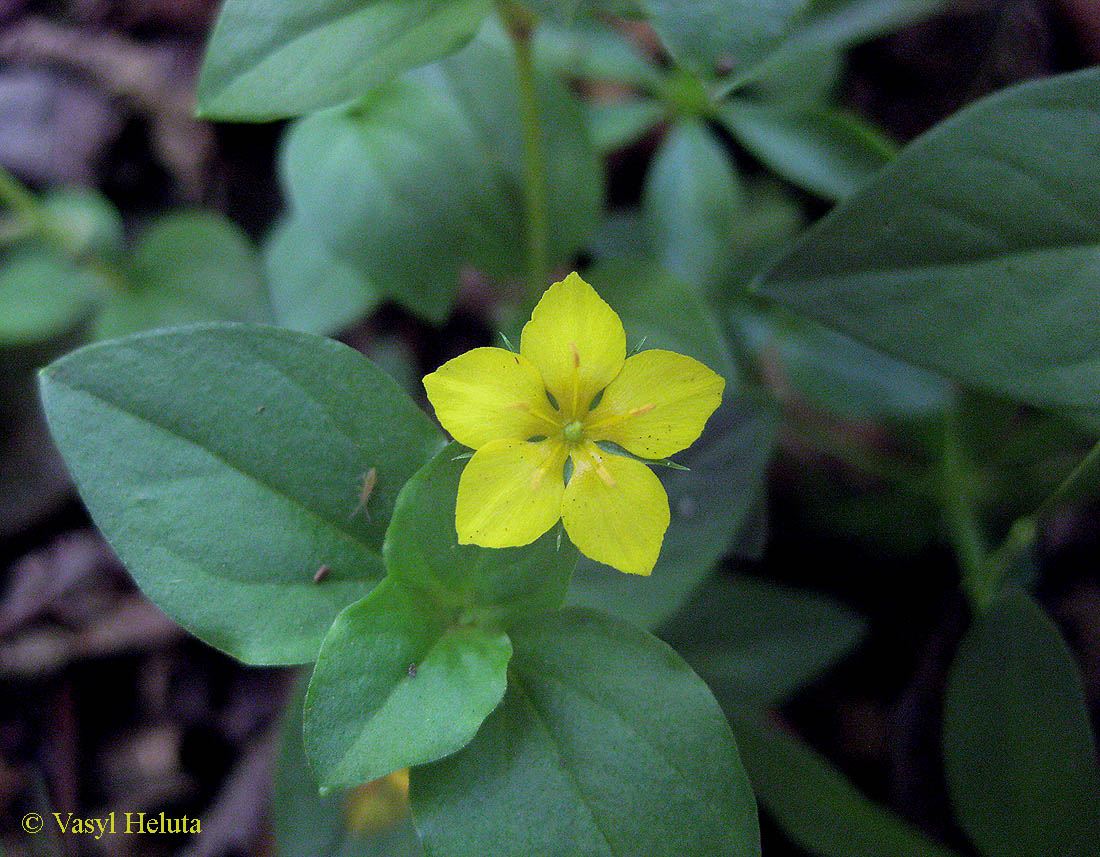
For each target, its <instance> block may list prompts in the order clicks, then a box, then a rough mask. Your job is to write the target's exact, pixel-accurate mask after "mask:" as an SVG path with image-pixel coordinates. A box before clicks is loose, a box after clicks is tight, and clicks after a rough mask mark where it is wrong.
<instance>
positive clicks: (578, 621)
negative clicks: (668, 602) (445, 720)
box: [411, 610, 760, 857]
mask: <svg viewBox="0 0 1100 857" xmlns="http://www.w3.org/2000/svg"><path fill="white" fill-rule="evenodd" d="M513 644H514V646H515V654H514V655H513V659H512V665H511V668H510V670H509V672H510V675H509V688H508V693H507V694H506V696H505V699H504V704H503V705H502V706H501V707H500V708H498V709H497V710H496V711H494V712H493V713H492V714H491V715H489V718H488V719H487V720H486V721H485V723H484V724H483V725H482V728H481V731H480V732H479V733H478V735H477V737H476V738H474V740H473V742H472V743H471V744H470V745H469V746H468V747H466V749H464V750H463V751H462V752H460V753H458V754H457V755H455V756H453V757H452V758H450V759H447V760H445V761H443V762H442V763H439V764H436V765H431V766H427V767H423V768H414V769H413V780H412V791H411V797H412V802H413V816H414V818H415V820H416V827H417V830H418V832H419V833H420V835H421V837H422V839H423V841H424V843H425V846H426V848H427V850H428V852H429V853H430V854H432V855H433V857H468V855H472V854H493V855H497V857H536V855H539V857H551V855H559V854H563V853H568V854H570V855H585V857H597V856H598V857H640V855H645V857H673V855H675V857H703V855H706V857H714V855H730V857H733V855H758V854H759V853H760V843H759V832H758V829H757V821H756V806H755V802H754V800H753V796H752V792H751V790H750V789H749V785H748V782H747V780H746V778H745V774H744V771H743V770H742V768H741V763H740V760H739V759H738V755H737V747H736V745H735V744H734V740H733V736H732V735H731V734H730V729H729V726H728V725H727V724H726V722H725V718H724V717H723V716H722V712H721V710H720V709H719V708H718V705H717V704H716V703H715V701H714V698H713V697H712V696H711V695H710V692H709V691H708V690H707V688H706V685H704V684H703V682H702V681H700V680H699V678H698V677H697V676H696V675H695V674H694V673H692V672H691V670H690V669H688V667H687V665H686V664H684V663H683V661H681V660H680V659H679V658H678V657H676V654H675V653H674V652H673V651H672V650H671V649H669V648H668V647H667V646H665V645H664V644H663V643H661V642H659V641H658V640H656V639H655V638H653V637H651V636H650V635H648V634H646V633H645V632H643V631H640V630H638V629H637V628H635V627H633V626H630V625H627V624H623V623H620V622H617V621H614V620H611V619H609V618H607V617H605V616H601V615H600V614H598V613H593V612H589V611H584V610H568V611H563V612H560V613H556V614H550V615H548V616H546V617H543V618H542V619H539V620H536V622H535V623H533V624H532V625H531V626H529V627H528V628H524V629H522V630H517V631H515V632H514V633H513ZM533 809H537V811H538V814H539V819H538V823H536V824H533V823H532V820H531V812H532V810H533ZM563 849H564V850H563Z"/></svg>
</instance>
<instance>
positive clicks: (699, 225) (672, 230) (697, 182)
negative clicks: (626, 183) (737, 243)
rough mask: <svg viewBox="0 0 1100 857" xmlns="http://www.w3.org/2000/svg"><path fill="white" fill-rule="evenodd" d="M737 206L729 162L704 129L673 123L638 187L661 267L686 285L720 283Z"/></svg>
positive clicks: (737, 184)
mask: <svg viewBox="0 0 1100 857" xmlns="http://www.w3.org/2000/svg"><path fill="white" fill-rule="evenodd" d="M741 203H742V190H741V185H740V180H739V179H738V177H737V174H736V173H735V172H734V169H733V164H732V163H731V162H730V159H729V156H728V155H727V154H726V151H725V149H724V148H723V146H722V144H721V143H720V142H719V141H718V140H717V139H715V137H714V135H713V134H712V133H711V132H710V130H709V129H708V128H707V127H706V125H704V124H703V123H701V122H698V121H696V120H681V121H679V122H677V123H676V124H674V125H673V126H672V127H671V128H670V129H669V132H668V136H666V137H665V139H664V142H663V143H662V144H661V147H660V148H659V149H658V150H657V154H656V155H654V157H653V162H652V163H651V164H650V166H649V172H648V173H647V174H646V178H645V184H644V186H643V188H642V211H643V212H644V214H645V218H646V223H647V225H648V227H649V232H650V234H651V236H652V238H653V243H654V246H655V248H656V251H657V257H658V259H659V260H660V261H661V263H662V264H663V265H664V267H665V268H666V269H667V270H668V271H669V272H670V273H672V274H675V275H676V276H678V277H680V278H681V279H684V280H686V281H688V282H690V283H695V284H700V285H703V286H709V285H710V284H711V283H713V282H714V281H716V280H719V279H720V278H721V276H722V274H723V273H724V271H725V269H726V267H727V266H728V265H729V258H730V251H729V249H728V245H730V244H731V243H732V241H733V235H734V233H735V231H736V228H737V222H738V214H739V209H740V208H741Z"/></svg>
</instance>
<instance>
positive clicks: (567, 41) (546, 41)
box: [534, 21, 665, 92]
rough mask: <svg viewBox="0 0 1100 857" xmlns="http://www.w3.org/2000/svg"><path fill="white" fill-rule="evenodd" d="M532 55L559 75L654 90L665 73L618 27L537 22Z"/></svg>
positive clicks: (659, 84)
mask: <svg viewBox="0 0 1100 857" xmlns="http://www.w3.org/2000/svg"><path fill="white" fill-rule="evenodd" d="M534 40H535V56H536V57H537V58H538V60H539V61H540V62H544V63H546V65H547V66H548V67H550V68H552V69H554V70H555V71H556V72H557V73H558V74H560V75H563V76H566V77H573V78H579V79H581V80H590V79H593V80H606V81H611V82H614V83H621V84H624V85H626V86H637V87H640V88H642V89H645V90H648V91H650V92H655V91H657V89H658V88H659V87H660V86H661V82H662V80H663V79H664V77H665V73H664V72H663V71H662V70H661V69H659V68H658V67H657V66H656V65H654V64H653V62H652V61H651V60H650V58H649V57H648V56H647V55H646V54H645V53H644V52H643V51H642V50H640V49H639V48H638V47H636V46H635V45H634V43H633V42H631V41H630V39H629V38H627V37H626V36H624V34H623V33H622V32H620V31H619V30H618V29H617V28H614V27H607V26H582V27H578V26H573V27H568V28H567V27H560V26H556V25H554V24H553V23H550V22H545V21H543V22H540V23H539V25H538V27H537V28H536V29H535V33H534Z"/></svg>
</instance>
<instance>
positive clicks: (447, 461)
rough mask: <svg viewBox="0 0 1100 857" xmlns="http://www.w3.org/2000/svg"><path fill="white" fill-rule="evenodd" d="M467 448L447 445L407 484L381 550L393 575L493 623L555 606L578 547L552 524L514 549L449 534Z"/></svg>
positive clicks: (444, 601) (512, 619)
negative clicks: (472, 542) (462, 541)
mask: <svg viewBox="0 0 1100 857" xmlns="http://www.w3.org/2000/svg"><path fill="white" fill-rule="evenodd" d="M463 453H468V450H467V449H466V448H465V447H463V446H460V445H459V444H457V443H452V444H450V446H448V447H446V448H445V449H444V450H443V451H442V452H441V453H439V455H437V456H436V457H435V458H434V459H433V460H432V461H430V462H428V464H426V465H425V466H424V467H423V468H422V469H421V470H420V471H419V472H418V473H417V474H416V475H415V476H413V478H412V479H410V480H409V482H408V483H407V484H406V486H405V488H404V490H402V492H401V495H400V496H399V497H398V498H397V505H396V506H395V508H394V511H393V518H392V520H391V521H390V528H389V532H388V533H387V534H386V542H385V545H384V547H383V552H384V554H385V557H386V568H387V569H389V572H390V575H391V576H393V577H394V578H395V579H398V580H401V581H402V582H403V583H405V584H406V585H408V586H411V587H415V588H417V589H420V590H422V591H424V592H426V593H428V594H429V595H430V596H431V597H432V598H434V599H436V600H439V601H441V602H442V603H444V604H451V605H454V606H465V607H468V608H469V609H471V610H472V611H476V612H477V613H478V614H479V615H481V616H482V617H484V618H489V619H492V620H494V621H504V622H509V623H511V622H517V621H524V620H525V619H526V617H527V616H529V615H530V614H532V613H542V612H546V611H548V610H553V609H554V608H556V607H559V606H561V603H562V600H563V599H564V598H565V592H566V590H567V589H568V587H569V577H570V575H571V573H572V571H573V568H574V567H575V566H576V563H577V550H576V548H574V547H573V545H572V544H571V543H570V541H569V539H568V538H566V537H564V536H561V535H560V534H561V528H560V527H554V528H552V529H551V530H550V531H549V532H548V533H546V534H545V535H543V536H542V537H541V538H539V539H537V540H536V541H535V542H534V543H532V544H530V545H526V546H524V547H518V548H500V549H494V548H483V547H479V546H477V545H460V544H458V537H457V535H456V533H455V500H456V498H457V496H458V480H459V477H460V476H461V475H462V470H463V468H464V467H465V466H466V462H467V461H468V460H469V459H468V458H465V457H462V455H463Z"/></svg>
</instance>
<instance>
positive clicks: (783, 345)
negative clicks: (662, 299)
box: [737, 315, 952, 420]
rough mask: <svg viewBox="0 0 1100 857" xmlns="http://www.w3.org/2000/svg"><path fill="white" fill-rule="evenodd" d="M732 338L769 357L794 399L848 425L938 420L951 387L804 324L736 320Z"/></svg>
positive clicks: (762, 318) (949, 398)
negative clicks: (741, 339) (778, 364)
mask: <svg viewBox="0 0 1100 857" xmlns="http://www.w3.org/2000/svg"><path fill="white" fill-rule="evenodd" d="M737 330H738V334H739V335H740V336H742V337H744V339H745V341H746V342H747V343H748V344H749V345H750V346H751V347H752V348H753V350H754V351H756V352H757V353H773V354H775V355H776V357H777V358H778V359H779V361H780V362H781V365H782V367H783V374H784V377H785V378H786V380H787V382H788V383H789V384H790V386H791V387H792V388H793V389H795V390H797V395H798V397H799V398H800V399H804V400H806V401H808V402H810V403H812V404H814V405H817V406H819V407H822V408H824V409H826V410H827V411H828V412H829V413H831V414H835V415H837V416H839V417H843V418H846V419H852V420H867V419H876V420H882V419H893V420H897V419H905V420H915V419H926V420H930V419H939V417H940V415H942V414H943V413H944V411H945V410H946V409H947V408H948V407H949V406H950V404H951V402H952V387H951V382H949V381H948V380H947V379H946V378H944V377H942V376H940V375H936V374H933V373H932V372H928V371H925V370H924V369H919V368H917V367H916V366H914V365H912V364H911V363H904V362H902V361H900V360H898V359H896V358H894V357H891V356H890V355H888V354H884V353H883V352H881V351H879V350H878V349H875V348H870V347H869V346H866V345H864V344H863V343H862V342H859V341H858V340H855V339H852V338H851V337H849V336H845V335H844V334H842V333H839V332H837V331H835V330H832V329H830V328H827V327H821V326H819V325H817V324H814V323H813V322H811V321H809V320H806V319H790V318H782V317H780V318H775V317H768V316H763V315H741V316H739V317H738V318H737Z"/></svg>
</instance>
